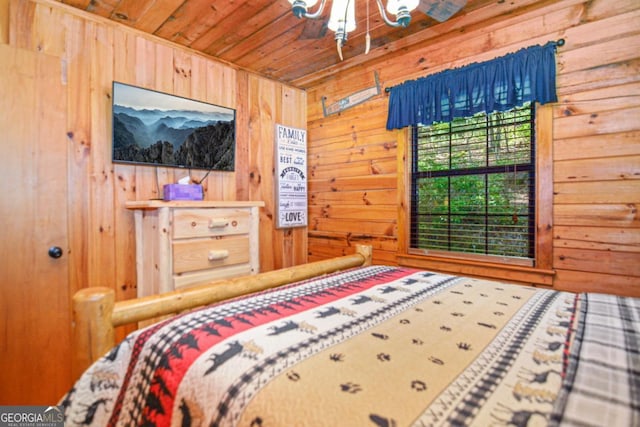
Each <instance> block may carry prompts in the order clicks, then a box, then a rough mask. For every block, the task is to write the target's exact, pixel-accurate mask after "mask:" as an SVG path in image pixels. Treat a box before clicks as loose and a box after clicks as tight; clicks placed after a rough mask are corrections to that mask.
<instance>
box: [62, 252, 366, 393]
mask: <svg viewBox="0 0 640 427" xmlns="http://www.w3.org/2000/svg"><path fill="white" fill-rule="evenodd" d="M371 259H372V247H371V246H366V245H356V246H355V253H354V254H352V255H346V256H342V257H337V258H332V259H328V260H323V261H316V262H311V263H308V264H302V265H298V266H294V267H288V268H283V269H279V270H273V271H269V272H265V273H259V274H256V275H253V276H243V277H237V278H232V279H223V280H216V281H213V282H210V283H206V284H202V285H197V286H193V287H190V288H185V289H179V290H175V291H171V292H166V293H163V294H159V295H152V296H147V297H142V298H136V299H131V300H125V301H118V302H116V301H115V291H114V290H113V289H112V288H107V287H89V288H84V289H81V290H80V291H78V292H76V294H75V295H74V296H73V300H72V303H73V321H72V357H73V360H72V375H73V379H74V381H75V380H76V379H77V378H79V377H80V375H81V374H82V372H84V371H85V370H86V369H87V368H88V367H89V366H90V365H91V364H92V363H93V362H94V361H95V360H97V359H98V358H100V357H101V356H103V355H104V354H106V353H107V352H108V351H109V350H110V349H111V348H112V347H113V346H114V345H115V328H116V327H118V326H123V325H128V324H132V323H136V322H141V321H144V320H149V319H154V318H157V317H159V316H164V315H168V314H174V313H178V312H181V311H183V310H188V309H191V308H196V307H200V306H203V305H207V304H212V303H215V302H219V301H223V300H226V299H229V298H234V297H237V296H240V295H245V294H249V293H253V292H259V291H262V290H266V289H270V288H273V287H277V286H281V285H285V284H288V283H293V282H297V281H300V280H306V279H310V278H312V277H316V276H320V275H323V274H329V273H333V272H336V271H339V270H344V269H347V268H352V267H357V266H365V265H371Z"/></svg>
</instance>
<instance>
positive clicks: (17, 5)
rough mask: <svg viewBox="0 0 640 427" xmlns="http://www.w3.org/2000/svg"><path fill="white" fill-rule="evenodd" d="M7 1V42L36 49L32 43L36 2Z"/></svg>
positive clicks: (24, 47)
mask: <svg viewBox="0 0 640 427" xmlns="http://www.w3.org/2000/svg"><path fill="white" fill-rule="evenodd" d="M9 1H10V3H9V22H10V27H9V44H11V45H12V46H15V47H21V48H23V49H29V50H36V49H35V47H34V46H33V43H32V39H33V34H32V28H33V16H34V13H35V9H36V4H35V3H33V2H30V1H22V0H9Z"/></svg>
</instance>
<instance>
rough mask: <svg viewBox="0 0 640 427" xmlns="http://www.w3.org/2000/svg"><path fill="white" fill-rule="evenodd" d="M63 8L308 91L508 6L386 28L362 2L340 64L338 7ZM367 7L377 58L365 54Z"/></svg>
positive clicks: (203, 2) (266, 0) (252, 3)
mask: <svg viewBox="0 0 640 427" xmlns="http://www.w3.org/2000/svg"><path fill="white" fill-rule="evenodd" d="M60 1H61V2H62V3H66V4H68V5H70V6H73V7H76V8H79V9H82V10H84V11H87V12H90V13H93V14H96V15H100V16H102V17H106V18H108V19H111V20H114V21H117V22H120V23H122V24H125V25H127V26H130V27H133V28H136V29H138V30H141V31H144V32H146V33H149V34H154V35H156V36H158V37H161V38H163V39H166V40H170V41H172V42H175V43H178V44H180V45H183V46H187V47H189V48H191V49H194V50H197V51H200V52H202V53H204V54H206V55H208V56H211V57H215V58H218V59H221V60H223V61H225V62H229V63H232V64H235V65H237V66H239V67H241V68H244V69H246V70H250V71H253V72H255V73H258V74H260V75H263V76H266V77H269V78H272V79H274V80H277V81H280V82H283V83H287V84H291V85H293V86H297V87H301V88H305V87H309V86H311V85H312V84H313V83H314V82H316V81H318V80H321V79H324V78H327V77H330V76H331V75H333V74H334V73H336V72H338V71H342V70H345V69H347V68H350V67H354V66H360V65H362V64H363V63H365V62H367V61H372V60H375V59H376V58H379V57H381V56H382V55H384V54H387V53H389V52H393V51H394V50H397V49H402V50H404V49H407V48H408V47H409V46H411V44H413V43H418V42H422V41H424V40H425V39H427V38H433V37H436V36H441V35H442V34H441V33H443V32H447V31H452V30H454V29H455V30H457V31H460V30H461V29H460V28H455V26H454V27H452V26H451V25H450V24H449V21H451V19H455V20H460V19H461V18H462V17H464V16H465V15H466V14H469V13H470V12H472V11H474V10H478V9H481V8H485V9H486V8H488V7H491V6H492V5H497V4H500V3H504V2H503V1H502V0H468V1H467V3H466V5H465V6H464V8H463V9H462V10H461V11H459V12H458V13H456V15H454V17H453V18H451V19H450V20H449V21H447V22H445V23H444V24H441V23H438V21H436V20H434V19H432V18H431V17H429V16H427V15H426V14H425V13H423V12H421V11H419V10H415V11H414V12H413V13H412V19H411V24H410V25H409V27H408V28H392V27H389V26H387V25H385V24H384V22H383V21H382V19H381V17H380V15H379V13H378V10H377V6H376V3H375V1H374V0H359V1H358V2H357V3H356V8H357V9H356V20H357V29H356V30H355V31H354V32H352V33H350V34H349V39H348V41H347V43H346V45H345V46H344V47H343V55H344V61H340V58H339V57H338V54H337V52H336V44H335V40H334V38H333V32H332V31H330V30H328V29H327V21H328V19H329V11H330V10H331V1H328V2H327V5H326V7H325V10H324V13H323V15H322V16H321V17H320V18H319V19H317V20H310V19H298V18H296V17H295V16H293V14H292V13H291V4H290V3H289V2H288V1H287V0H243V1H241V0H218V1H214V0H60ZM367 1H369V10H370V14H369V15H370V16H369V19H368V22H369V28H370V34H371V51H370V52H369V54H368V55H365V54H364V49H365V34H366V28H367V13H366V10H367V8H366V2H367ZM436 1H438V0H436ZM440 1H441V0H440ZM433 2H434V1H433V0H432V1H430V3H433ZM384 3H385V4H386V1H385V2H384ZM496 9H500V8H496ZM314 10H315V8H314ZM503 12H504V11H503ZM485 16H486V15H485ZM438 26H442V28H443V30H442V31H439V30H438V28H439V27H438Z"/></svg>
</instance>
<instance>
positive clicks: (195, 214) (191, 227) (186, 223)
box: [173, 208, 251, 239]
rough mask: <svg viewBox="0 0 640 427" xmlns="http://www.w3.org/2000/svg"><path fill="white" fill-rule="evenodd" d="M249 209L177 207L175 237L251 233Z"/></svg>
mask: <svg viewBox="0 0 640 427" xmlns="http://www.w3.org/2000/svg"><path fill="white" fill-rule="evenodd" d="M250 226H251V213H250V211H249V210H248V209H234V208H222V209H176V210H174V212H173V238H174V239H183V238H190V237H208V236H229V235H234V234H246V233H249V229H250Z"/></svg>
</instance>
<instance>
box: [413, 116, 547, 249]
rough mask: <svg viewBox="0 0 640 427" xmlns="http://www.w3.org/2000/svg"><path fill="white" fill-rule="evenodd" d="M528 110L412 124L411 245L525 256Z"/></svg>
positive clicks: (530, 218)
mask: <svg viewBox="0 0 640 427" xmlns="http://www.w3.org/2000/svg"><path fill="white" fill-rule="evenodd" d="M533 129H534V125H533V108H532V107H531V106H529V105H527V106H524V107H522V108H518V109H514V110H511V111H507V112H494V113H491V114H488V115H487V114H478V115H475V116H473V117H469V118H461V119H456V120H454V121H453V122H451V123H436V124H434V125H431V126H428V127H426V126H420V127H416V128H414V138H413V142H414V146H413V159H414V164H413V168H412V219H411V223H412V229H411V234H412V247H414V248H420V249H438V250H445V251H455V252H464V253H479V254H488V255H499V256H507V257H524V258H533V238H534V236H533V234H534V219H535V218H534V213H535V210H534V203H535V194H534V192H533V191H534V188H535V185H534V184H535V176H534V172H535V167H534V164H535V159H534V135H533V133H534V132H533Z"/></svg>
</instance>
